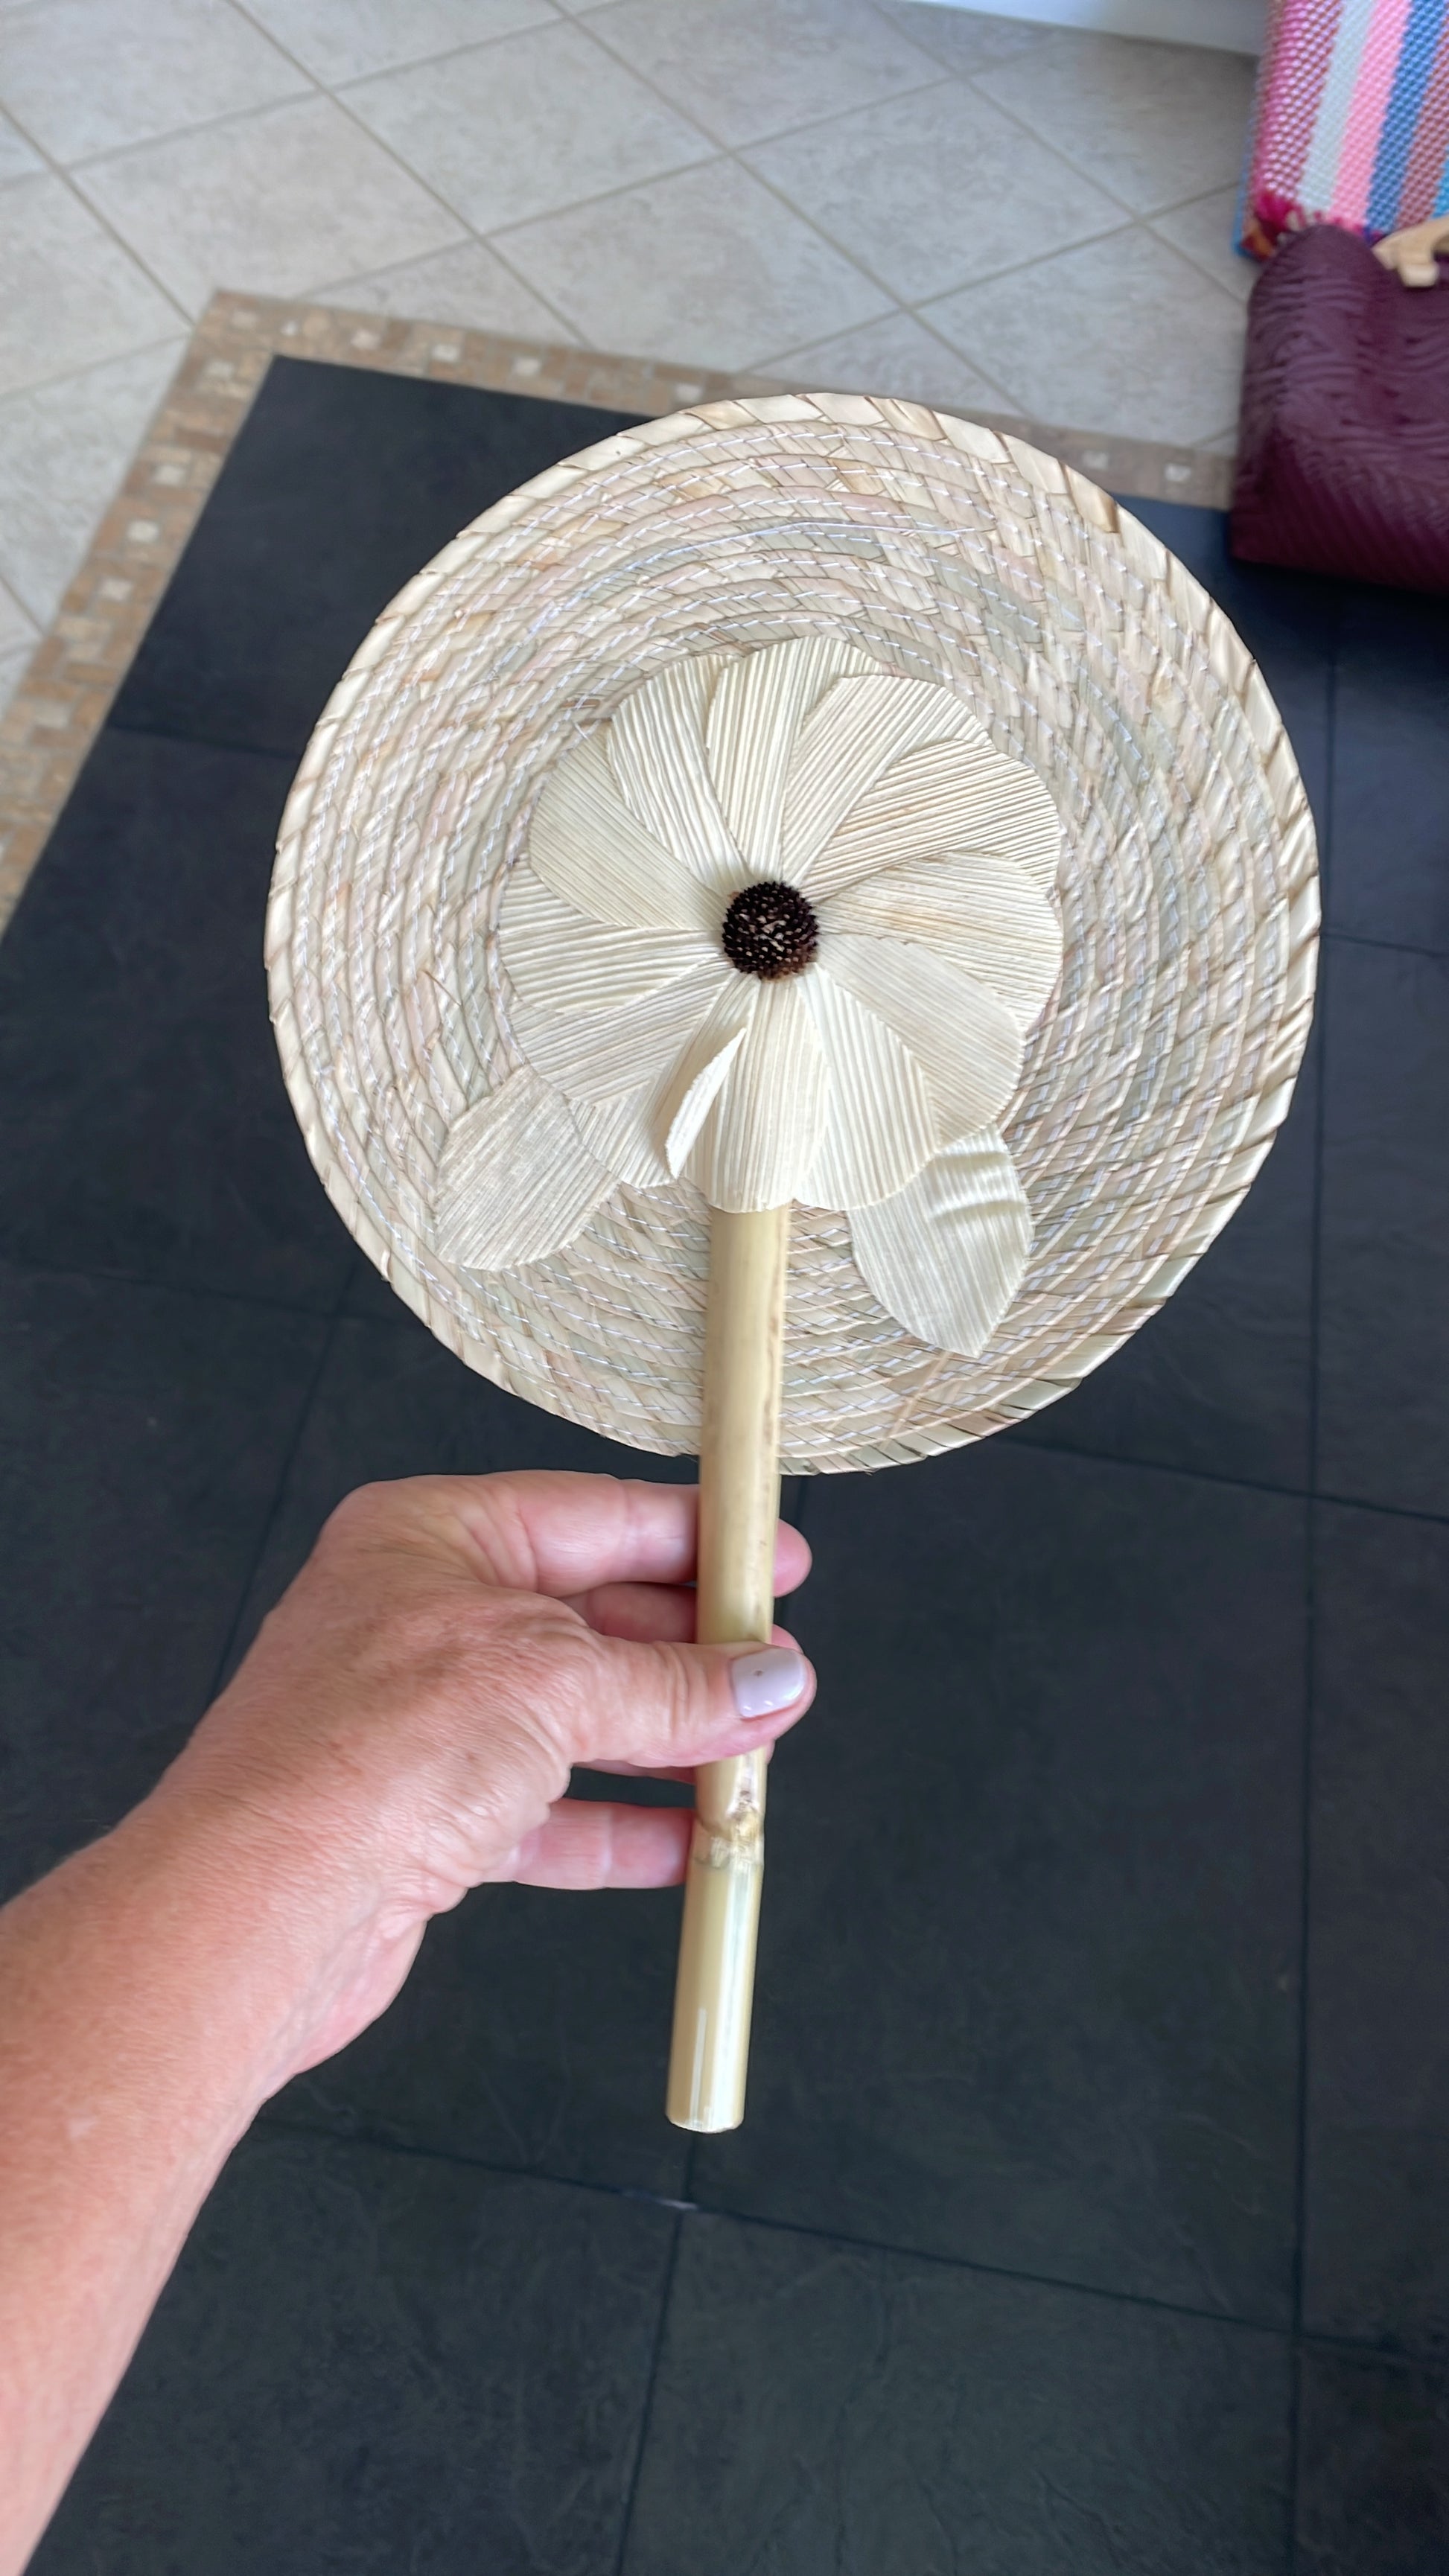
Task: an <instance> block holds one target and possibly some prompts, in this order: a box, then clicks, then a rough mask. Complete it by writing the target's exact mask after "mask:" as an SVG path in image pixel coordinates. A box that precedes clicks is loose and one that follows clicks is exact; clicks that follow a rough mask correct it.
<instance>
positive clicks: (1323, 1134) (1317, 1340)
mask: <svg viewBox="0 0 1449 2576" xmlns="http://www.w3.org/2000/svg"><path fill="white" fill-rule="evenodd" d="M1342 641H1343V605H1342V600H1341V599H1340V600H1339V602H1338V605H1337V609H1336V612H1335V621H1334V639H1333V659H1332V661H1331V663H1330V664H1329V669H1328V711H1327V712H1328V722H1327V725H1326V727H1325V732H1326V736H1327V743H1326V751H1327V757H1326V759H1325V763H1324V789H1323V808H1324V810H1323V835H1322V858H1321V868H1322V875H1323V880H1324V886H1323V908H1324V910H1325V911H1326V910H1327V903H1328V898H1329V897H1330V896H1331V892H1332V884H1333V828H1334V803H1335V798H1334V769H1335V748H1336V734H1337V725H1338V665H1339V653H1340V650H1341V647H1342ZM1331 953H1332V952H1331V948H1330V945H1329V942H1328V940H1327V939H1326V938H1325V939H1324V941H1323V944H1322V948H1321V952H1320V959H1319V971H1320V977H1321V981H1320V984H1319V989H1318V993H1317V1011H1316V1014H1315V1017H1316V1021H1317V1026H1316V1029H1315V1032H1314V1044H1315V1047H1316V1051H1317V1058H1318V1064H1317V1077H1318V1089H1317V1095H1316V1098H1315V1100H1314V1152H1313V1212H1312V1218H1311V1232H1310V1238H1309V1239H1310V1244H1311V1258H1310V1266H1309V1306H1308V1351H1309V1370H1308V1482H1309V1486H1310V1489H1311V1496H1312V1497H1313V1498H1312V1499H1310V1501H1309V1504H1308V1510H1307V1514H1306V1519H1305V1528H1304V1542H1305V1565H1304V1576H1305V1584H1304V1612H1305V1617H1304V1638H1303V1683H1304V1693H1303V1755H1302V1775H1301V1780H1300V1788H1299V1799H1300V1804H1299V1871H1300V1876H1299V1896H1298V1903H1299V1918H1298V1957H1299V1972H1298V2067H1297V2078H1298V2088H1297V2089H1298V2116H1297V2122H1296V2132H1295V2137H1294V2169H1293V2354H1292V2363H1291V2370H1292V2378H1291V2383H1290V2389H1289V2417H1288V2533H1287V2554H1286V2566H1287V2569H1288V2576H1292V2571H1293V2570H1294V2568H1295V2567H1296V2566H1297V2563H1298V2520H1299V2516H1298V2503H1299V2487H1300V2481H1301V2475H1302V2457H1303V2350H1302V2345H1303V2301H1304V2274H1305V2268H1306V2261H1307V2235H1308V2123H1309V2085H1310V2080H1311V2075H1312V2064H1311V2032H1310V2024H1309V2009H1310V1994H1311V1979H1312V1941H1313V1785H1314V1773H1315V1760H1314V1757H1315V1751H1316V1725H1315V1719H1316V1716H1317V1706H1318V1664H1319V1658H1318V1535H1319V1505H1318V1501H1317V1499H1316V1497H1317V1494H1318V1485H1319V1469H1320V1461H1321V1446H1322V1444H1321V1437H1320V1428H1321V1426H1320V1373H1321V1364H1322V1350H1323V1176H1324V1153H1325V1145H1326V1141H1327V1114H1328V1022H1329V1014H1328V975H1327V971H1326V969H1327V965H1328V960H1329V957H1330V955H1331Z"/></svg>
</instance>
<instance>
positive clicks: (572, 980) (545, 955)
mask: <svg viewBox="0 0 1449 2576" xmlns="http://www.w3.org/2000/svg"><path fill="white" fill-rule="evenodd" d="M498 946H499V950H500V953H501V955H502V958H503V963H504V965H505V966H506V967H507V969H508V973H509V977H510V979H511V981H512V983H513V986H514V989H515V991H516V992H517V994H518V996H519V999H520V1001H521V1002H522V1003H523V1004H524V1006H525V1008H529V1009H533V1010H540V1011H560V1012H569V1011H608V1010H617V1009H620V1008H622V1007H623V1006H624V1005H625V1004H627V1003H630V1002H641V1001H643V1000H644V998H645V997H646V995H647V994H650V993H655V992H658V991H659V990H660V988H661V987H662V986H663V985H665V984H674V983H677V982H678V981H679V978H680V976H681V975H694V974H697V973H698V972H699V969H700V968H701V967H702V966H713V965H714V964H715V963H716V962H717V960H718V957H719V942H718V940H717V939H714V940H711V939H706V938H704V937H703V935H702V934H701V933H700V932H699V931H693V930H655V931H644V930H617V929H612V928H609V927H607V926H606V925H605V924H603V923H601V922H599V921H591V920H589V919H588V917H587V915H586V914H584V913H581V912H576V911H575V909H574V907H573V905H572V904H571V903H563V902H561V901H560V899H559V897H558V896H557V895H556V894H553V893H551V892H550V890H549V888H548V887H547V886H546V885H543V884H541V883H540V881H539V879H538V878H537V877H536V876H535V875H534V873H533V870H532V868H530V867H529V865H528V863H527V861H526V860H525V861H523V862H522V863H521V864H520V865H519V866H518V867H516V868H515V869H514V871H513V874H512V876H511V877H510V878H509V881H508V893H507V895H506V897H505V899H504V904H503V912H502V918H501V919H500V921H499V925H498Z"/></svg>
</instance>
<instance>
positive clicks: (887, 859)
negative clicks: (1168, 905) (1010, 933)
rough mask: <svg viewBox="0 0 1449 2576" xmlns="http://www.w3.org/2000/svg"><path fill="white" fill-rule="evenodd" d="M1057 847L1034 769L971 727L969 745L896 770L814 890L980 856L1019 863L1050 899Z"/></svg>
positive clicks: (834, 848) (1057, 832)
mask: <svg viewBox="0 0 1449 2576" xmlns="http://www.w3.org/2000/svg"><path fill="white" fill-rule="evenodd" d="M960 712H961V715H962V717H963V718H964V721H965V723H966V724H968V725H969V724H970V723H971V719H970V717H969V716H966V715H965V710H964V709H962V710H961V711H960ZM977 737H979V738H977ZM1061 845H1062V825H1061V817H1060V815H1059V814H1058V812H1057V809H1056V807H1055V805H1054V804H1053V803H1052V800H1051V798H1050V796H1049V795H1048V794H1047V791H1046V789H1045V788H1044V787H1043V785H1042V783H1041V780H1040V779H1039V778H1038V777H1037V775H1036V772H1035V770H1032V769H1028V768H1027V767H1026V766H1025V764H1024V763H1023V762H1021V761H1018V760H1003V759H1002V757H1001V755H1000V753H999V752H995V751H993V750H992V749H991V746H990V744H989V743H988V742H987V740H986V737H985V735H984V734H983V733H982V732H981V729H980V727H979V726H975V727H973V729H972V735H971V737H968V738H962V739H956V740H952V741H949V742H943V741H935V742H932V743H931V744H930V745H929V747H928V748H926V749H924V750H920V751H914V752H911V753H910V754H909V755H908V756H907V757H906V758H905V759H903V760H898V761H895V762H893V763H892V765H891V767H890V768H889V769H888V770H887V772H886V774H885V776H884V777H883V778H881V779H879V780H877V781H876V782H875V783H874V784H873V785H872V786H871V787H869V788H868V789H867V790H866V791H865V793H864V794H863V795H862V796H861V797H860V798H859V799H858V801H857V802H856V803H855V804H854V805H853V806H852V807H851V808H850V810H849V812H848V813H846V814H845V816H844V819H843V820H842V821H841V823H840V824H839V825H838V827H837V829H836V830H835V831H834V832H833V833H832V834H831V837H830V843H829V846H828V848H826V849H824V850H822V851H821V853H820V856H819V857H818V858H817V859H816V860H815V862H814V864H813V866H812V867H811V870H810V890H811V893H812V894H813V895H816V896H819V897H822V898H823V897H824V896H825V895H827V894H829V893H831V892H832V891H833V890H834V889H835V888H836V887H839V886H846V885H850V884H852V883H853V882H854V880H855V879H856V878H857V877H863V876H870V875H873V874H874V872H875V870H876V869H877V868H892V867H903V866H905V864H906V863H907V861H909V860H912V859H939V858H945V857H947V856H953V855H956V854H958V853H961V854H964V853H965V852H966V851H969V850H981V851H986V852H989V853H991V854H992V855H993V856H995V857H997V858H1004V859H1014V860H1015V861H1016V864H1017V866H1018V867H1019V868H1024V869H1025V870H1026V873H1027V875H1028V876H1029V877H1030V878H1031V880H1032V882H1033V884H1035V885H1038V886H1040V887H1041V889H1042V891H1043V893H1045V894H1050V893H1051V892H1052V890H1053V888H1054V887H1055V885H1056V881H1057V865H1058V861H1059V858H1060V855H1061Z"/></svg>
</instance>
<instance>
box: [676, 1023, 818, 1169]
mask: <svg viewBox="0 0 1449 2576" xmlns="http://www.w3.org/2000/svg"><path fill="white" fill-rule="evenodd" d="M826 1079H827V1077H826V1071H825V1050H824V1048H823V1047H822V1046H821V1043H820V1039H819V1035H818V1033H817V1031H816V1027H815V1019H814V1015H813V1013H812V1011H811V1009H810V1005H809V1003H808V1002H807V1000H806V998H805V995H804V992H803V991H802V989H801V978H800V977H799V976H790V977H788V978H787V979H786V980H784V981H783V982H781V983H777V984H760V985H759V986H758V988H757V993H756V1000H755V1007H754V1010H753V1012H752V1014H751V1017H750V1023H749V1026H748V1028H747V1029H746V1031H745V1034H744V1039H743V1042H742V1044H741V1046H740V1049H739V1052H738V1054H737V1055H736V1056H735V1059H734V1061H733V1063H732V1064H731V1066H730V1068H729V1071H728V1072H727V1074H726V1075H725V1079H724V1082H723V1084H722V1086H721V1088H720V1091H719V1093H718V1095H717V1097H716V1099H715V1101H714V1104H713V1106H712V1108H711V1109H710V1112H709V1115H708V1117H707V1118H706V1119H705V1122H704V1125H703V1126H702V1127H701V1129H700V1131H699V1136H698V1139H697V1141H696V1143H695V1146H694V1150H693V1152H692V1153H691V1155H690V1157H689V1161H688V1163H687V1165H686V1167H685V1168H686V1170H687V1172H688V1175H689V1178H690V1179H691V1180H692V1181H693V1182H694V1184H695V1186H696V1188H697V1189H700V1190H702V1191H703V1193H704V1195H705V1197H706V1198H707V1199H708V1201H709V1204H710V1206H711V1207H717V1208H732V1209H734V1210H736V1211H742V1210H745V1209H748V1208H775V1207H785V1206H788V1204H789V1202H790V1200H791V1199H797V1198H799V1197H800V1196H801V1194H802V1191H803V1189H804V1187H805V1182H806V1179H807V1176H808V1174H809V1170H810V1166H811V1164H812V1162H813V1161H814V1159H815V1154H816V1150H817V1147H818V1145H819V1141H820V1127H821V1119H822V1115H823V1111H824V1106H825V1085H826Z"/></svg>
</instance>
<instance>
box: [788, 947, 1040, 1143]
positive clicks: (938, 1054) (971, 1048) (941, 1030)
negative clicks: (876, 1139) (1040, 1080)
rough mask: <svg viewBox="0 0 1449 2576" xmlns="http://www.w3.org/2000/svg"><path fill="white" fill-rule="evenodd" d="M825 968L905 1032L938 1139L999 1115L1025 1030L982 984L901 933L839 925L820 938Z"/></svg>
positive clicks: (970, 1130) (1016, 1071)
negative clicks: (875, 933) (883, 935)
mask: <svg viewBox="0 0 1449 2576" xmlns="http://www.w3.org/2000/svg"><path fill="white" fill-rule="evenodd" d="M820 963H821V968H822V971H824V972H827V973H829V974H830V975H832V976H833V977H834V979H835V981H836V983H837V984H843V985H844V986H845V989H846V991H847V992H848V993H853V994H854V995H855V998H856V1000H857V1001H858V1002H863V1003H864V1004H865V1006H866V1009H867V1010H869V1011H875V1012H877V1013H878V1014H879V1016H880V1017H881V1019H883V1020H885V1021H886V1022H887V1024H888V1025H889V1026H890V1027H891V1028H893V1029H894V1030H895V1032H896V1035H897V1037H900V1038H904V1040H905V1042H906V1045H907V1046H908V1047H909V1048H910V1051H911V1053H912V1055H913V1056H914V1057H915V1059H916V1061H917V1063H918V1064H919V1066H920V1068H921V1071H922V1072H923V1073H924V1075H925V1077H926V1081H927V1083H928V1085H929V1087H930V1093H931V1099H932V1102H933V1103H934V1106H935V1110H936V1116H937V1120H938V1131H937V1133H938V1142H939V1143H941V1144H943V1145H947V1144H951V1143H953V1142H954V1140H955V1139H956V1138H957V1137H958V1136H971V1135H974V1134H975V1132H976V1130H977V1129H978V1128H979V1127H987V1126H990V1125H991V1124H992V1122H993V1121H994V1120H995V1119H997V1118H999V1117H1000V1115H1001V1113H1002V1111H1003V1110H1004V1109H1005V1107H1006V1104H1007V1102H1008V1101H1009V1100H1010V1098H1011V1095H1012V1093H1013V1092H1014V1091H1015V1089H1016V1086H1017V1083H1018V1081H1019V1080H1020V1077H1021V1050H1022V1033H1021V1030H1020V1027H1019V1026H1018V1024H1017V1022H1016V1021H1015V1020H1014V1019H1013V1017H1012V1015H1011V1013H1010V1012H1009V1011H1008V1010H1007V1009H1006V1008H1005V1006H1004V1005H1003V1004H1002V1003H1000V1002H998V1001H997V999H996V997H995V995H994V994H993V993H988V991H987V990H986V987H985V985H984V984H978V983H977V982H976V980H975V978H974V976H970V975H963V974H962V972H961V970H960V968H959V966H948V965H947V964H946V963H945V961H944V959H942V958H940V957H933V956H932V955H931V952H930V950H929V949H927V948H918V947H916V946H914V945H913V944H912V943H910V942H908V941H906V940H902V939H857V938H854V937H853V936H850V935H849V934H847V933H845V932H843V931H841V932H836V933H834V934H833V935H832V936H831V937H830V938H829V939H828V940H826V939H822V941H821V944H820Z"/></svg>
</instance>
